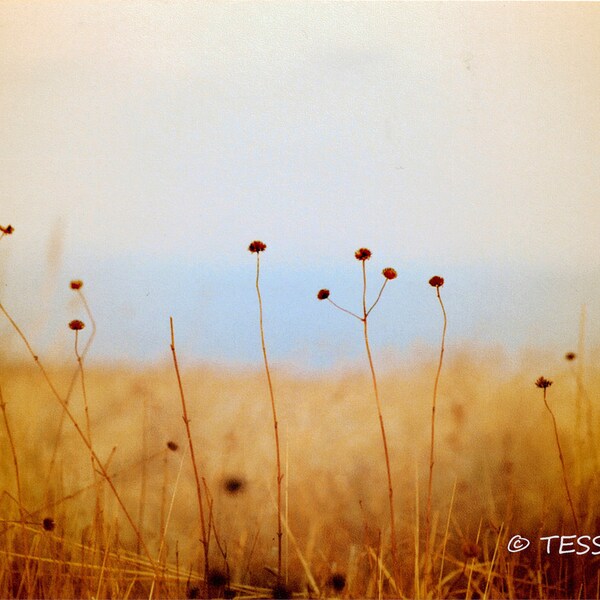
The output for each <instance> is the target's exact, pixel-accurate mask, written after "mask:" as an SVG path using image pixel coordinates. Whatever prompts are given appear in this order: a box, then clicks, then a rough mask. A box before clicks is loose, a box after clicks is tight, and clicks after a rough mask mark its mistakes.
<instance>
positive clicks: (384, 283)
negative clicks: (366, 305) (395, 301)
mask: <svg viewBox="0 0 600 600" xmlns="http://www.w3.org/2000/svg"><path fill="white" fill-rule="evenodd" d="M363 265H364V263H363ZM388 281H389V279H384V280H383V285H382V286H381V289H380V290H379V294H378V295H377V299H376V300H375V302H373V304H372V305H371V308H370V309H369V310H368V311H367V312H366V314H365V316H366V317H368V316H369V314H370V313H371V311H372V310H373V309H374V308H375V307H376V306H377V303H378V302H379V299H380V298H381V294H383V290H384V289H385V286H386V285H387V282H388Z"/></svg>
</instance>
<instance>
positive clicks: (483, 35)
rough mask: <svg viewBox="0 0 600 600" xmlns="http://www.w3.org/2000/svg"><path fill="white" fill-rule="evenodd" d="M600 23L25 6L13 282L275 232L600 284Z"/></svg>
mask: <svg viewBox="0 0 600 600" xmlns="http://www.w3.org/2000/svg"><path fill="white" fill-rule="evenodd" d="M599 32H600V5H599V4H597V3H546V2H536V3H505V2H503V3H493V2H489V3H461V2H448V3H405V2H384V3H379V2H363V3H352V2H332V3H325V2H310V3H309V2H287V1H286V2H261V3H257V2H244V3H237V2H162V1H149V0H144V1H142V2H108V1H107V2H86V1H83V0H80V1H77V2H54V1H40V2H30V1H27V0H19V1H15V2H11V1H7V0H4V1H3V2H2V3H1V4H0V81H1V82H2V83H1V85H0V140H1V141H0V224H4V225H6V224H7V223H9V222H10V223H12V224H13V225H14V226H15V228H16V232H15V235H14V236H13V238H12V239H11V240H10V244H9V243H6V244H5V242H7V240H3V242H2V247H0V250H1V251H2V255H3V256H2V261H3V264H4V267H3V270H2V271H0V272H2V273H5V274H8V275H10V276H11V277H17V274H20V275H19V276H22V274H23V272H25V273H27V272H28V271H31V272H32V273H33V272H35V270H36V268H37V266H39V265H41V264H42V262H43V261H44V260H45V257H46V256H47V255H48V253H49V248H50V249H51V250H52V252H54V254H56V257H57V259H58V258H60V261H59V262H60V265H62V266H61V268H63V269H64V270H65V271H66V272H69V269H70V268H71V267H73V266H75V267H77V268H78V269H79V273H81V271H84V272H85V265H86V264H87V265H89V264H92V263H93V264H96V265H97V264H100V263H103V264H104V263H105V264H109V263H110V265H111V269H113V270H116V271H118V265H119V264H120V262H119V261H121V260H123V264H125V263H127V264H129V265H130V267H131V265H132V264H138V265H140V269H143V268H144V265H145V264H146V262H147V261H150V260H152V261H160V262H161V263H164V264H166V265H169V264H171V265H176V264H181V265H200V267H201V266H202V265H203V264H207V263H210V265H211V268H213V269H216V270H218V269H220V268H221V267H222V268H223V269H226V268H228V267H231V266H234V267H237V266H241V265H245V264H246V263H247V261H248V257H247V252H246V247H247V245H248V242H249V241H251V240H252V239H255V238H259V239H264V241H266V242H267V243H268V246H269V249H268V252H269V260H270V261H271V264H273V265H278V266H279V267H283V266H285V265H296V266H297V267H298V268H300V267H302V266H304V267H306V268H307V269H309V268H310V267H311V266H314V267H315V268H320V269H326V268H335V266H336V265H338V264H340V262H341V261H342V260H346V259H347V257H348V256H350V257H351V253H352V252H353V250H354V249H355V248H356V247H357V246H361V245H368V246H371V247H372V248H373V250H376V251H377V255H378V256H380V257H381V260H384V261H385V262H386V263H387V264H395V265H398V266H399V267H403V266H407V267H408V266H409V265H416V264H421V263H422V264H426V265H428V266H429V265H431V266H432V267H435V266H439V267H440V268H450V267H457V266H461V267H465V268H468V267H470V266H473V265H475V266H478V267H485V266H486V265H493V266H497V267H502V268H505V269H510V268H512V267H514V266H518V267H519V268H531V269H535V268H544V269H546V270H547V271H548V270H549V271H550V272H552V270H553V269H556V271H557V272H559V271H563V272H564V271H566V272H569V273H571V274H577V273H581V274H582V276H589V273H590V272H593V273H594V274H597V273H598V264H599V261H598V254H599V249H600V243H599V240H598V238H599V232H600V135H599V132H600V102H599V98H600V35H599ZM52 252H51V253H50V254H52ZM127 261H129V262H127ZM44 264H46V263H44ZM36 265H37V266H36ZM350 266H351V267H353V265H350ZM381 266H385V265H381ZM166 268H167V271H168V267H166ZM57 269H58V267H57ZM57 272H58V271H57ZM431 274H433V273H431ZM8 275H7V277H8ZM121 276H122V277H125V275H121ZM311 284H312V282H311ZM4 285H5V287H6V286H8V287H10V285H9V284H8V283H5V284H4ZM19 285H20V286H21V287H19ZM26 285H27V282H25V283H23V281H22V282H21V284H16V283H15V284H14V285H13V288H14V289H17V288H18V289H22V288H23V286H26ZM15 286H16V287H15ZM14 289H13V293H15V292H14ZM599 290H600V287H599V286H598V283H597V280H595V281H594V282H593V284H592V291H593V296H594V298H595V297H596V296H597V292H598V291H599ZM7 293H9V294H10V290H8V292H7ZM311 293H312V288H311ZM577 301H578V302H579V301H586V298H585V297H583V298H580V297H578V298H577Z"/></svg>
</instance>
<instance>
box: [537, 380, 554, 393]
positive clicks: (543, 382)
mask: <svg viewBox="0 0 600 600" xmlns="http://www.w3.org/2000/svg"><path fill="white" fill-rule="evenodd" d="M535 385H536V386H537V387H539V388H541V389H543V390H544V389H546V388H549V387H550V386H551V385H552V381H550V380H549V379H546V378H545V377H540V378H538V379H537V380H536V382H535Z"/></svg>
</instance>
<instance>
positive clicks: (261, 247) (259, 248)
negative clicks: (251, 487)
mask: <svg viewBox="0 0 600 600" xmlns="http://www.w3.org/2000/svg"><path fill="white" fill-rule="evenodd" d="M266 248H267V246H266V245H265V244H264V243H263V242H261V241H259V240H255V241H254V242H252V243H251V244H250V245H249V246H248V250H249V251H250V252H252V253H253V254H256V281H255V287H256V295H257V297H258V318H259V325H260V342H261V347H262V354H263V360H264V363H265V372H266V374H267V384H268V387H269V397H270V399H271V412H272V413H273V429H274V432H275V455H276V459H277V585H278V586H280V585H281V565H282V559H281V557H282V537H283V529H282V517H281V481H282V479H283V475H282V474H281V452H280V448H279V423H278V421H277V409H276V406H275V393H274V392H273V382H272V381H271V370H270V369H269V359H268V358H267V345H266V343H265V329H264V326H263V305H262V296H261V294H260V253H261V252H264V251H265V250H266Z"/></svg>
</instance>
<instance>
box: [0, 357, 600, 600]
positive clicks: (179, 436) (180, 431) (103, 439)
mask: <svg viewBox="0 0 600 600" xmlns="http://www.w3.org/2000/svg"><path fill="white" fill-rule="evenodd" d="M596 357H597V354H596ZM499 362H501V361H499V359H498V357H495V356H489V357H483V358H482V357H481V352H480V351H479V352H477V353H475V352H473V354H470V353H469V352H468V351H465V353H463V354H457V353H455V354H454V358H451V357H450V358H448V361H447V363H446V367H445V376H444V378H443V379H442V380H441V382H440V390H439V394H440V397H441V398H443V399H444V402H443V403H440V409H439V421H438V429H437V434H438V440H439V445H438V453H437V456H436V465H437V471H436V478H435V485H434V488H433V502H432V506H433V511H432V539H433V540H434V542H433V544H432V564H433V576H434V577H433V582H434V584H435V587H433V588H432V587H430V588H426V587H424V586H425V583H426V582H425V579H424V572H423V570H422V568H421V567H422V565H420V564H417V569H415V560H417V559H416V558H415V545H416V540H415V530H416V528H417V527H418V526H419V521H418V516H417V513H416V506H415V497H416V492H417V490H418V492H419V494H420V495H421V496H422V497H425V495H426V489H427V481H426V478H422V479H421V478H419V479H418V480H417V479H416V475H415V474H416V473H423V474H425V473H426V472H427V467H428V450H429V425H430V423H429V418H430V413H429V411H430V408H431V407H430V394H431V368H432V366H434V364H433V363H430V362H427V361H423V362H422V363H421V362H415V364H414V365H411V368H408V367H405V368H404V369H400V368H394V369H388V370H387V371H386V372H383V373H382V374H381V376H380V379H379V386H380V392H381V394H382V395H383V396H384V397H386V398H387V399H389V402H390V403H391V404H392V406H393V414H395V415H396V418H394V419H390V420H389V421H388V435H389V440H390V451H391V452H392V455H393V456H395V457H398V458H397V460H395V461H393V462H392V475H393V477H394V480H395V481H396V482H397V493H396V496H395V497H396V499H397V503H398V504H397V506H398V507H399V509H400V510H399V514H401V515H404V517H403V518H402V519H401V520H400V522H399V523H398V539H399V554H400V565H401V569H402V576H403V579H402V580H403V585H404V587H403V589H402V590H401V595H402V596H403V597H417V596H421V597H426V596H432V595H433V596H439V597H475V596H480V597H482V596H483V595H484V592H485V590H486V588H487V597H504V596H507V595H513V596H514V597H568V596H571V595H573V594H574V593H575V592H576V589H577V585H576V583H577V582H576V581H574V580H573V569H574V568H575V567H574V565H573V563H572V561H571V558H572V556H570V555H563V556H559V555H558V554H557V553H554V554H551V555H549V556H546V555H545V554H544V553H543V552H541V551H539V550H540V548H535V546H536V544H535V543H534V542H533V543H532V548H531V549H530V550H528V551H525V552H523V553H520V554H509V553H508V552H507V550H506V545H507V542H508V539H509V538H510V537H511V536H512V535H513V534H520V535H522V536H526V537H530V538H532V539H536V538H539V536H541V535H554V534H561V533H565V534H572V533H574V530H573V527H572V518H571V514H570V510H569V507H568V505H567V503H566V502H565V495H564V494H565V492H564V487H563V482H562V474H561V469H560V464H558V461H557V460H556V447H555V442H554V437H553V432H552V427H551V424H550V423H549V422H548V418H547V412H546V409H545V407H544V405H543V402H542V400H541V398H540V397H539V390H536V389H535V388H534V387H533V385H532V381H531V378H530V377H529V369H528V368H527V365H526V364H524V372H519V373H515V374H513V375H511V376H509V377H500V376H499V375H498V364H499ZM537 364H538V362H537V361H535V360H534V361H532V362H531V363H530V364H529V367H530V368H531V370H532V371H533V370H534V368H535V366H536V365H537ZM49 372H50V375H51V376H52V377H53V379H54V380H55V381H56V385H57V387H58V388H59V389H63V388H66V387H68V384H69V380H70V377H71V374H72V373H71V370H69V369H66V368H65V367H64V366H53V367H52V368H49ZM554 373H555V374H554V376H553V379H554V386H553V388H552V392H553V393H552V402H553V405H554V407H555V411H556V413H557V420H558V423H559V427H560V426H561V423H565V422H568V416H569V415H570V414H571V413H572V409H573V394H572V385H571V379H570V373H569V370H568V368H567V366H566V365H564V366H562V365H561V364H560V363H558V362H557V365H556V370H555V371H554ZM182 376H183V378H184V380H185V381H186V383H187V390H186V399H187V403H188V406H189V418H190V428H191V433H192V436H193V438H194V440H195V443H196V444H197V446H198V447H200V448H202V456H201V457H200V458H199V462H200V464H199V469H200V471H201V472H202V473H203V476H204V478H205V480H206V483H207V486H208V488H209V489H210V490H211V493H212V500H213V518H214V522H215V525H216V526H217V528H218V531H219V534H220V537H221V539H222V541H223V543H224V545H225V546H226V548H227V563H228V565H229V568H230V577H231V585H230V590H231V591H232V592H235V593H237V594H239V595H241V596H254V597H256V596H259V597H260V596H262V597H265V596H270V595H271V591H270V590H271V589H272V587H274V585H275V584H276V566H277V542H276V539H275V538H274V536H273V533H272V514H273V509H274V497H275V492H276V490H275V488H274V484H273V479H272V475H271V474H272V473H273V470H274V467H275V463H274V456H273V452H272V423H271V424H270V417H271V415H270V409H269V406H268V404H266V405H265V403H261V402H257V400H256V399H257V398H260V397H261V393H264V373H261V372H260V371H256V372H237V373H232V372H230V371H226V370H222V371H220V370H214V369H207V368H205V367H200V366H197V367H194V368H190V369H186V370H184V372H183V373H182ZM277 380H278V387H279V390H280V392H279V393H280V394H281V396H282V397H285V398H286V400H287V402H286V411H285V415H283V417H282V418H285V421H286V423H287V428H288V439H289V448H288V464H289V482H288V487H289V492H288V493H289V504H290V510H289V517H288V518H289V521H288V522H287V523H286V524H287V526H288V527H289V530H290V532H291V533H292V534H293V536H294V542H293V543H290V556H289V557H288V565H289V567H288V568H289V581H290V587H291V589H292V590H294V592H295V593H297V594H299V595H305V596H308V595H310V596H315V595H316V593H315V590H314V589H313V587H312V586H311V584H310V579H311V578H312V580H313V581H314V582H315V584H316V588H317V589H318V592H319V594H320V595H322V596H332V595H340V596H344V597H377V595H378V593H379V591H378V585H379V583H378V582H380V581H381V586H382V590H381V593H382V595H383V596H390V595H393V594H392V593H391V590H390V589H389V587H388V585H387V584H386V572H387V573H389V570H390V563H389V560H388V558H389V551H390V549H389V548H387V547H385V546H384V547H381V545H380V540H381V539H382V538H381V531H380V526H381V524H382V523H385V522H386V520H387V511H388V506H387V497H386V495H385V494H382V493H381V490H382V489H385V485H386V479H385V472H384V471H382V469H381V465H379V464H377V460H376V459H374V457H377V456H378V453H379V452H380V445H381V440H380V439H379V436H378V432H377V430H374V431H373V430H372V428H371V427H366V426H365V423H369V422H371V420H372V414H371V411H372V407H371V406H370V403H369V402H365V398H369V394H371V393H372V389H371V382H370V381H369V378H368V375H367V374H365V373H363V372H359V371H356V372H346V373H344V374H337V375H336V374H329V375H328V376H324V377H314V378H312V379H307V378H306V377H297V376H294V375H292V374H289V373H284V372H278V373H277ZM87 384H88V387H89V388H90V389H93V390H94V403H93V404H92V405H91V406H90V418H91V423H92V427H93V430H94V439H95V448H96V453H97V455H98V456H100V457H102V458H103V459H104V458H105V457H106V458H108V457H110V456H112V459H111V462H110V466H109V468H108V471H109V473H110V477H111V479H112V481H113V482H114V485H115V486H116V487H117V489H118V490H119V494H120V496H121V498H122V500H123V502H124V503H125V504H126V505H127V506H129V507H131V508H132V510H133V507H135V506H137V503H138V499H139V493H140V487H141V474H142V472H143V469H144V467H145V468H146V472H147V477H148V481H147V486H146V502H145V505H146V519H145V522H144V529H143V530H142V531H141V535H142V536H143V538H144V539H145V543H146V544H147V546H148V548H149V551H150V553H151V555H152V556H153V557H158V556H159V548H160V546H161V543H162V546H163V548H162V552H161V554H160V556H161V561H160V565H161V570H160V576H159V578H158V582H157V584H156V590H155V593H154V597H170V598H177V597H185V595H186V594H187V593H188V592H189V590H192V591H193V588H197V589H202V581H203V572H202V570H199V569H198V566H199V565H201V564H203V560H202V543H201V539H200V536H199V534H198V531H197V528H196V527H195V526H194V525H193V523H197V510H198V509H197V505H196V503H195V501H194V498H195V497H196V489H195V483H194V478H193V473H192V471H191V464H190V461H189V455H188V453H187V452H186V451H185V450H184V448H185V441H186V434H185V430H184V428H183V426H182V423H181V405H180V403H178V398H177V389H176V387H175V386H174V384H173V372H172V368H171V367H170V365H168V363H167V362H165V364H164V365H158V366H155V367H153V368H152V369H150V368H148V369H140V370H139V371H138V372H135V371H132V370H131V369H125V368H118V367H109V366H106V367H103V368H100V367H99V366H96V367H94V366H88V367H87ZM586 384H587V386H586V387H587V388H588V389H590V390H591V389H597V386H598V385H599V384H600V371H599V370H597V369H595V370H592V369H588V374H587V378H586ZM2 393H3V399H4V402H5V404H6V407H5V408H6V411H7V414H8V417H9V419H10V423H11V435H12V439H13V443H14V446H15V448H16V452H17V455H18V459H19V470H20V482H21V496H22V505H23V506H22V508H23V510H24V515H23V521H24V522H25V523H24V524H22V523H21V516H20V512H19V502H18V500H17V498H18V495H17V494H18V491H17V486H16V480H15V475H14V473H15V471H14V465H13V460H12V456H11V452H10V440H9V438H8V436H7V435H6V431H5V430H4V429H3V430H2V435H0V448H1V453H0V462H1V465H0V467H1V471H0V472H1V473H2V483H1V485H2V490H3V493H2V497H1V499H0V511H1V512H0V514H1V517H2V523H1V524H0V535H2V538H3V543H2V548H1V550H0V596H2V597H15V596H17V595H18V596H20V597H89V596H92V595H93V596H97V597H147V596H148V594H149V590H150V589H151V586H152V582H153V580H154V577H155V572H154V570H153V569H152V567H151V566H150V564H149V562H148V560H147V559H146V558H144V556H143V554H142V555H140V554H138V553H137V552H136V545H137V539H136V536H135V533H134V532H133V530H132V529H131V528H130V527H129V526H128V525H127V523H126V522H125V521H124V519H123V516H122V514H121V512H120V510H119V506H118V504H117V503H116V501H115V499H114V498H113V497H112V496H110V495H106V497H105V498H104V504H103V506H104V515H105V518H104V524H105V536H104V540H103V544H102V545H101V547H102V549H103V552H102V553H96V554H94V553H93V548H92V546H91V542H92V526H93V520H94V501H95V498H94V496H95V489H96V488H95V485H94V479H93V476H92V474H91V473H90V470H89V454H88V453H87V452H86V451H85V448H84V447H82V444H81V440H80V439H78V436H77V435H76V434H75V433H74V432H73V431H72V430H71V429H69V428H65V431H64V434H63V441H62V445H61V457H60V460H59V462H58V464H57V468H56V474H55V476H54V477H53V480H52V493H51V494H50V499H49V500H46V499H45V493H44V489H43V485H42V482H43V481H44V475H45V470H46V469H47V467H48V464H49V461H50V460H51V454H52V452H51V451H52V443H53V437H52V435H53V431H54V428H53V427H52V426H53V425H54V424H55V423H56V421H57V419H58V418H60V413H61V411H60V406H58V405H57V404H56V403H53V402H52V396H51V392H50V391H49V390H48V388H47V386H46V385H45V382H44V381H43V379H42V378H41V376H40V375H39V372H38V371H37V370H36V369H35V366H34V365H30V364H28V363H25V364H17V363H14V364H5V365H3V368H2ZM397 398H398V399H399V398H402V399H405V398H409V399H410V401H409V402H406V401H400V400H396V399H397ZM144 402H146V403H147V406H148V423H147V427H148V428H149V430H150V436H149V440H150V443H149V447H148V453H147V455H144V454H143V452H142V443H141V436H142V423H141V419H140V417H139V415H140V406H141V405H142V404H143V403H144ZM73 412H74V416H75V417H76V418H78V419H82V420H83V419H84V409H83V407H82V406H81V405H75V404H74V405H73ZM597 419H598V416H597V415H596V421H595V423H594V424H593V427H594V431H595V432H596V434H598V420H597ZM564 433H565V434H567V433H569V431H568V430H567V431H565V432H564ZM568 439H569V436H568V435H565V440H568ZM169 442H171V443H172V444H173V443H175V444H177V445H178V448H177V449H176V450H172V449H171V448H169V447H168V443H169ZM114 448H116V449H115V450H114V451H113V449H114ZM563 453H564V460H565V461H566V463H567V464H568V465H569V464H570V465H572V464H573V460H574V454H573V448H572V447H570V446H569V444H568V443H566V444H564V448H563ZM582 471H583V473H584V478H583V481H584V484H583V485H582V486H579V487H578V488H577V489H573V500H574V502H575V504H576V506H577V508H578V513H579V514H580V515H582V517H581V523H580V528H581V530H582V532H585V533H588V534H595V533H596V529H595V528H596V523H597V520H598V518H599V517H600V514H599V513H600V510H599V509H598V505H597V502H596V498H597V497H598V494H599V493H600V489H599V482H598V475H597V473H596V472H595V471H594V470H593V460H592V457H587V459H586V460H585V461H584V463H583V464H582ZM165 473H166V474H167V476H165ZM232 481H233V483H232ZM236 482H237V483H236ZM165 497H166V499H167V501H166V502H167V509H170V510H171V513H170V517H169V519H168V523H167V525H166V527H165V529H166V531H164V532H163V531H161V521H162V520H166V519H165V517H162V518H161V513H162V512H163V511H164V505H165ZM171 504H172V506H171ZM44 518H52V519H53V520H54V523H55V528H54V530H53V531H45V530H44V528H43V524H42V520H43V519H44ZM23 534H25V536H24V535H23ZM24 537H25V540H24ZM469 547H470V548H471V549H470V550H469ZM473 547H476V548H478V551H477V555H476V556H472V555H473V553H474V552H473ZM465 548H466V549H467V552H465ZM212 550H213V555H212V557H211V565H213V568H214V569H215V572H216V573H217V572H226V568H225V562H224V559H223V556H222V555H221V553H220V552H219V551H218V549H217V548H216V547H213V548H212ZM542 550H543V549H542ZM442 558H443V570H442ZM585 559H586V560H585V565H586V568H587V569H588V570H591V571H592V572H591V573H590V575H589V576H588V578H587V581H588V585H590V586H592V587H591V588H590V589H588V590H587V593H586V596H587V597H598V594H597V591H596V588H595V582H596V572H597V568H598V560H597V558H596V557H595V556H591V555H589V556H586V557H585ZM415 573H417V574H420V576H421V578H422V581H419V580H418V577H417V576H416V575H415ZM335 575H337V577H338V579H337V583H338V586H339V583H340V576H341V575H343V577H344V579H345V585H344V587H343V589H341V590H339V591H337V592H336V591H335V589H334V588H333V579H332V578H333V577H334V576H335ZM216 579H218V578H216ZM438 586H439V589H438ZM98 590H100V592H99V594H98V593H97V592H98ZM511 590H512V592H511ZM225 591H226V590H225V589H214V590H212V594H213V595H215V596H218V595H223V594H224V593H225ZM17 592H18V593H17Z"/></svg>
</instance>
